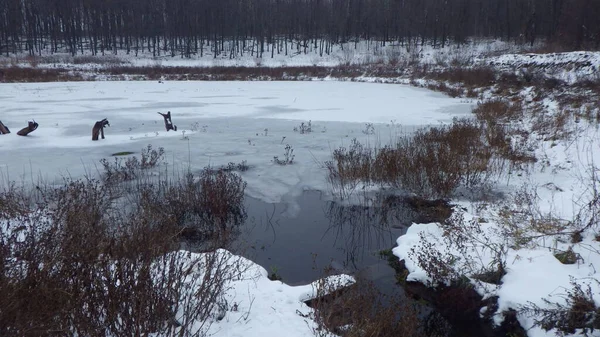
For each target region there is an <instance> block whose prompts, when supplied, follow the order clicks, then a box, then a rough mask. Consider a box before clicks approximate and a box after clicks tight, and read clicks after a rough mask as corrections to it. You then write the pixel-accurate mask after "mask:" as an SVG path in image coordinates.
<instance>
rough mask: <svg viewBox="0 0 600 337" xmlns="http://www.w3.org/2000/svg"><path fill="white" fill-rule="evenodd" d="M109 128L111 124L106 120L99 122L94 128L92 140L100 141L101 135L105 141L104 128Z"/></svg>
mask: <svg viewBox="0 0 600 337" xmlns="http://www.w3.org/2000/svg"><path fill="white" fill-rule="evenodd" d="M107 126H110V124H109V123H108V120H107V119H106V118H104V119H103V120H101V121H97V122H96V124H94V127H93V128H92V140H98V135H101V136H102V139H104V128H105V127H107Z"/></svg>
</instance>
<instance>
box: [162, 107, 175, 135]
mask: <svg viewBox="0 0 600 337" xmlns="http://www.w3.org/2000/svg"><path fill="white" fill-rule="evenodd" d="M158 114H159V115H161V116H163V118H164V119H165V129H167V132H169V131H170V130H173V131H177V125H173V121H172V120H171V111H167V113H166V114H163V113H160V112H159V113H158Z"/></svg>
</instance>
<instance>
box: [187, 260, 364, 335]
mask: <svg viewBox="0 0 600 337" xmlns="http://www.w3.org/2000/svg"><path fill="white" fill-rule="evenodd" d="M218 253H219V254H224V255H225V257H226V259H227V260H228V261H229V263H235V264H239V269H240V270H241V271H242V272H241V273H240V274H239V275H238V277H236V278H235V279H234V280H232V281H231V282H230V283H229V284H226V285H225V289H226V290H225V293H224V294H223V300H225V303H226V309H225V310H224V312H222V313H221V315H220V316H222V317H220V318H221V319H220V320H214V321H212V322H210V327H209V329H208V331H207V335H209V336H216V337H219V336H227V337H233V336H244V337H254V336H256V337H263V336H280V335H281V333H282V327H285V335H286V336H290V337H294V336H297V337H306V336H311V335H312V334H313V329H316V328H317V326H316V324H315V323H314V321H312V320H311V319H310V318H308V317H309V316H310V315H312V314H314V312H313V309H311V308H310V307H308V306H307V305H306V304H304V301H306V300H308V299H311V298H314V296H316V289H317V288H316V282H315V283H313V284H309V285H304V286H295V287H291V286H288V285H286V284H284V283H282V282H280V281H271V280H269V278H268V273H267V271H266V270H265V269H264V268H263V267H261V266H259V265H257V264H255V263H253V262H252V261H250V260H248V259H246V258H243V257H241V256H237V255H233V254H232V253H230V252H228V251H226V250H219V251H218ZM176 254H181V255H182V256H185V258H186V259H189V260H190V261H191V260H194V259H198V258H202V254H190V253H189V252H186V251H180V252H178V253H176ZM197 272H200V273H203V271H197ZM328 281H330V282H331V283H328V284H331V285H337V286H338V287H340V288H342V287H346V286H349V285H351V284H353V283H354V279H353V278H352V277H351V276H348V275H335V276H330V277H329V280H328ZM334 289H335V287H334V288H332V289H331V290H334ZM338 289H339V288H338ZM192 291H193V289H192ZM198 324H200V323H198ZM196 328H199V327H198V326H197V327H196ZM194 330H195V329H194V328H192V329H191V331H194Z"/></svg>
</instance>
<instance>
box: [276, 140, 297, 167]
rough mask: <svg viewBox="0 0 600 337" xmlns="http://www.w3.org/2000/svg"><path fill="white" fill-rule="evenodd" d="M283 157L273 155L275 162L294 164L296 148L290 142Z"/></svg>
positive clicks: (283, 164)
mask: <svg viewBox="0 0 600 337" xmlns="http://www.w3.org/2000/svg"><path fill="white" fill-rule="evenodd" d="M284 151H285V152H284V153H283V158H279V156H274V157H273V162H274V163H275V164H277V165H281V166H285V165H292V164H293V163H294V159H295V158H296V155H295V154H294V149H293V148H292V146H291V145H290V144H286V145H285V148H284Z"/></svg>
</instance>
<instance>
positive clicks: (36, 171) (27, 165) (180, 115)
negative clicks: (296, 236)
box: [0, 43, 600, 337]
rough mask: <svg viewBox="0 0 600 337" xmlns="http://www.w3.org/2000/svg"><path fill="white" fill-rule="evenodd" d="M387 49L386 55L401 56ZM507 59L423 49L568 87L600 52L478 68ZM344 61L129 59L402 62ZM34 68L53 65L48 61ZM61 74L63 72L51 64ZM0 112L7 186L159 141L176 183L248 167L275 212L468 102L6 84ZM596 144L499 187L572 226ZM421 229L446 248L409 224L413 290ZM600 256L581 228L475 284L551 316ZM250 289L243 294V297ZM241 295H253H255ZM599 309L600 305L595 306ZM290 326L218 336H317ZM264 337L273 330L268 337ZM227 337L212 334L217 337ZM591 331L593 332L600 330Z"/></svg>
mask: <svg viewBox="0 0 600 337" xmlns="http://www.w3.org/2000/svg"><path fill="white" fill-rule="evenodd" d="M386 48H387V49H384V50H389V48H393V47H389V48H388V47H386ZM503 48H507V49H503ZM399 50H400V48H399ZM507 50H508V46H506V45H502V44H496V43H490V44H489V45H488V47H485V46H483V47H481V46H480V47H479V48H471V49H468V48H466V49H465V48H463V49H460V48H455V49H446V50H444V51H443V53H444V54H445V56H444V58H442V57H441V56H440V55H441V54H440V53H439V51H430V50H421V51H419V52H418V53H417V56H416V57H417V58H418V59H420V60H421V61H422V62H429V63H441V61H444V62H447V61H448V60H452V59H455V60H458V61H461V60H464V61H469V60H477V62H482V63H484V64H492V65H493V66H494V67H497V68H499V69H501V70H504V71H522V70H520V69H521V68H526V67H528V66H531V65H536V67H537V69H542V71H543V72H544V73H545V74H548V75H550V76H554V77H558V78H561V79H564V80H566V81H568V82H574V81H575V80H579V79H582V78H586V77H588V76H597V75H596V74H597V72H598V64H599V62H598V60H599V59H600V56H598V55H600V54H598V53H590V52H584V53H570V54H547V55H533V56H531V55H522V54H511V55H502V56H497V57H487V56H486V57H485V58H479V59H478V57H479V56H480V55H482V54H486V55H489V54H494V53H495V52H498V51H507ZM510 51H512V50H510ZM363 52H364V54H361V53H363ZM513 52H514V51H513ZM345 53H346V54H344V53H343V52H341V51H340V52H338V53H337V54H336V55H337V56H335V57H334V56H331V57H329V58H318V57H317V56H315V54H314V52H313V54H312V55H298V56H294V57H292V56H287V57H279V58H276V59H266V58H265V59H263V60H256V59H254V58H252V57H247V58H246V59H243V60H240V59H233V60H225V59H223V60H217V61H215V60H213V59H212V58H211V59H210V61H209V60H204V59H195V60H182V59H179V58H170V57H161V58H154V59H153V58H148V57H146V58H140V59H135V58H132V57H125V58H124V59H125V60H126V62H129V63H131V64H133V65H136V66H144V65H161V66H209V65H223V66H231V65H244V66H257V65H259V64H260V65H266V66H293V65H314V64H317V65H337V64H343V63H347V62H350V63H358V64H363V63H369V62H374V61H376V60H375V59H374V58H373V56H372V55H373V54H375V55H377V53H380V56H383V57H390V56H391V57H397V54H395V52H394V51H393V50H392V51H390V52H385V51H380V52H377V53H375V52H373V51H369V52H367V51H360V52H356V51H355V52H350V51H348V52H345ZM411 53H413V52H408V51H407V50H405V49H404V50H402V55H404V56H402V57H407V58H409V57H413V56H414V54H411ZM368 55H371V56H368ZM363 56H364V57H363ZM119 57H120V56H119ZM296 57H297V58H296ZM292 60H293V61H292ZM1 61H2V60H1V59H0V62H1ZM5 61H6V59H5ZM205 61H206V62H205ZM8 62H10V61H8ZM23 62H25V63H20V61H19V62H17V63H16V65H17V66H24V65H25V66H26V63H27V62H28V61H25V60H24V61H23ZM60 62H62V61H60ZM215 62H216V63H215ZM328 62H331V63H328ZM37 66H39V67H47V66H53V65H52V64H45V63H40V64H39V65H37ZM55 66H63V65H62V63H57V64H56V65H55ZM83 66H84V67H85V66H86V65H83ZM95 66H105V65H89V67H90V69H93V67H95ZM77 67H82V66H81V65H78V66H77ZM564 67H569V69H568V70H569V71H563V70H561V69H563V68H564ZM0 103H1V106H2V108H1V110H0V120H1V121H2V122H3V123H4V124H5V125H7V126H8V127H9V128H10V129H11V131H12V133H11V134H9V135H0V153H1V154H2V156H1V157H0V172H1V173H0V182H1V183H6V182H7V181H9V180H11V181H12V180H17V181H22V182H24V183H29V182H32V183H37V182H38V181H41V182H44V183H52V182H54V181H55V180H56V179H60V176H61V175H62V176H73V177H80V176H82V175H84V174H96V173H98V172H99V171H101V168H100V165H99V163H98V161H99V160H100V159H101V158H108V157H110V155H111V154H112V153H116V152H122V151H133V152H136V153H139V151H140V149H141V148H143V147H145V146H146V145H148V144H152V145H153V147H155V148H157V147H164V148H165V150H166V153H167V154H166V160H167V164H166V165H165V168H164V169H165V170H168V171H169V172H173V171H177V170H184V169H187V168H188V167H191V168H192V169H193V170H200V169H202V168H203V167H205V166H207V165H213V166H220V165H225V164H227V163H229V162H235V163H239V162H242V161H246V162H247V164H248V165H249V166H250V167H251V169H250V170H249V171H247V172H243V173H241V175H242V177H243V179H244V180H245V181H247V182H248V188H247V193H248V194H249V195H251V196H253V197H256V198H259V199H261V200H264V201H267V202H279V201H283V202H287V203H290V204H292V205H293V203H294V198H296V197H297V196H298V195H299V194H300V193H302V191H303V190H309V189H311V190H312V189H316V190H323V191H327V190H328V186H327V183H326V179H325V171H324V170H323V168H322V163H323V162H324V161H326V160H329V159H330V158H331V153H332V151H333V149H335V148H337V147H339V146H345V145H348V144H349V143H350V141H351V139H352V138H357V139H358V140H359V141H361V142H362V143H368V144H371V145H385V144H387V143H389V142H390V140H393V139H395V137H397V136H399V135H401V134H405V133H410V132H412V131H413V130H415V129H416V128H418V127H420V126H424V125H435V124H438V123H443V122H449V121H450V120H451V119H452V118H453V117H456V116H465V115H469V113H470V108H471V107H472V105H473V103H472V102H466V101H461V100H460V99H451V98H448V97H446V96H444V95H442V94H438V93H433V92H431V91H428V90H425V89H417V88H412V87H408V86H403V85H385V84H365V83H351V82H335V81H324V82H252V83H249V82H165V83H158V82H92V83H72V82H71V83H46V84H0ZM158 111H160V112H166V111H171V112H172V114H173V122H174V124H175V125H177V126H178V131H177V132H173V131H171V132H165V130H164V126H163V122H162V118H161V117H160V116H159V115H158V114H156V112H158ZM102 118H108V120H109V121H110V123H111V126H110V127H109V128H107V129H106V130H105V133H106V139H105V140H100V141H98V142H93V141H91V135H90V133H91V127H92V125H93V124H94V122H95V121H98V120H100V119H102ZM29 119H35V120H36V122H38V123H39V124H40V127H39V129H38V130H36V131H35V132H33V133H32V134H31V135H30V136H28V137H19V136H17V135H16V132H17V131H18V130H19V129H20V128H22V127H24V126H26V122H27V120H29ZM309 120H310V121H311V123H312V130H313V132H311V133H309V134H300V133H298V132H294V131H293V129H294V127H298V126H299V125H300V123H302V122H304V123H307V122H308V121H309ZM366 123H374V124H373V126H374V130H375V132H374V133H373V134H372V133H371V132H364V131H368V130H367V125H366ZM598 140H599V138H598V135H597V131H596V130H595V129H594V128H585V129H584V130H583V131H580V132H579V133H578V136H577V137H575V138H572V139H569V140H568V141H558V142H541V143H540V144H539V148H538V150H537V153H536V155H537V157H538V159H539V161H538V163H537V164H536V165H535V166H534V167H533V168H532V170H531V171H530V174H525V175H523V176H521V177H516V176H515V175H513V176H511V177H510V179H508V177H505V178H504V180H502V181H501V182H500V184H499V186H498V188H499V189H501V190H502V191H504V192H506V193H508V194H509V195H510V194H511V193H513V192H515V191H518V190H519V189H520V188H521V187H522V186H523V185H527V186H528V188H529V190H530V191H531V192H534V195H535V198H534V200H535V201H536V204H535V210H534V211H535V213H537V215H539V216H544V215H547V214H548V213H552V215H553V216H554V217H555V218H558V219H561V220H565V221H568V220H572V219H573V218H574V216H575V215H576V214H577V213H578V212H579V211H580V210H581V208H582V207H583V205H585V203H586V202H587V201H588V200H589V199H590V197H591V195H592V194H593V191H592V189H591V188H590V184H589V181H590V180H589V172H590V170H591V168H592V166H593V163H594V158H595V157H596V156H597V154H598V144H599V143H598ZM286 144H289V145H290V146H291V147H292V148H293V149H294V155H295V158H294V164H292V165H287V166H279V165H277V164H275V163H274V162H273V157H274V156H279V157H280V158H281V157H283V155H284V147H285V145H286ZM509 201H510V199H509ZM455 202H456V203H457V204H458V205H459V207H462V208H464V209H465V211H464V217H465V219H466V220H469V219H475V220H476V221H480V222H481V228H482V232H481V233H476V234H474V235H476V236H478V237H479V238H481V239H482V240H483V241H485V240H487V241H486V242H491V243H492V244H496V245H502V244H509V242H507V239H506V237H504V236H503V232H502V228H503V227H502V221H503V217H502V216H501V215H500V214H498V209H495V208H494V207H488V208H487V209H484V208H482V206H483V205H482V203H474V204H472V203H467V202H464V201H458V200H456V201H455ZM290 209H292V210H293V209H294V208H293V207H292V208H290ZM477 219H479V220H477ZM518 225H519V224H518ZM520 225H524V224H520ZM422 232H425V233H429V234H427V235H428V237H429V238H430V239H431V240H439V244H438V245H437V247H438V248H440V249H441V250H443V249H444V248H445V247H446V245H445V243H444V242H443V241H444V240H443V238H442V233H443V231H442V228H441V227H440V225H439V224H420V225H413V226H412V227H410V229H409V230H408V232H407V233H406V235H403V236H402V237H400V238H399V239H398V245H399V246H398V247H397V248H396V249H395V250H394V253H395V254H396V255H397V256H398V257H399V258H402V259H405V260H406V266H407V268H408V269H409V271H410V272H411V274H410V276H409V279H410V280H418V281H423V282H426V281H427V277H426V275H425V273H424V271H423V270H421V269H420V268H419V267H418V265H417V264H416V263H415V262H414V261H413V260H412V259H411V257H410V255H409V252H410V249H411V248H413V247H417V246H418V244H419V234H420V233H422ZM534 235H536V233H531V232H525V236H534ZM569 247H570V248H571V249H572V250H573V251H574V252H576V253H578V254H579V255H580V256H581V258H582V259H581V260H580V261H579V262H578V263H576V264H573V265H563V264H561V263H560V262H559V261H558V260H557V259H556V258H555V257H554V253H555V252H557V251H559V250H561V251H565V250H567V249H568V248H569ZM517 248H518V249H517ZM452 249H453V248H452V247H449V250H450V252H451V253H456V251H453V250H452ZM599 252H600V244H599V242H598V241H595V238H594V235H593V231H586V234H585V235H584V237H583V240H582V241H581V242H579V243H575V244H572V243H570V238H569V237H568V236H565V235H554V236H542V237H539V238H533V239H530V240H529V241H528V242H527V244H521V245H519V246H518V247H513V248H510V249H508V250H507V252H506V255H505V256H504V260H505V261H506V268H507V274H506V275H505V276H504V277H503V279H502V281H503V284H502V285H501V286H499V287H496V286H493V285H489V284H483V283H480V282H474V284H475V286H476V288H477V289H478V290H479V291H480V292H481V293H482V294H485V295H486V296H491V295H497V296H499V301H498V302H499V309H498V313H500V312H501V311H502V310H505V309H509V308H514V309H519V308H521V306H523V305H527V304H528V303H529V302H531V303H535V304H537V305H539V306H542V307H544V306H547V304H546V303H545V302H544V301H543V299H544V298H545V299H548V300H550V301H551V302H558V303H564V301H565V297H564V294H565V293H566V290H567V289H569V287H570V284H569V282H570V276H573V277H575V279H576V281H577V282H578V283H580V284H588V283H589V284H590V286H591V287H592V289H593V291H594V294H595V295H597V294H598V291H599V290H600V288H599V287H598V284H597V282H596V281H597V280H598V275H597V273H596V269H597V265H598V263H600V258H599V256H600V254H599ZM471 256H472V257H474V258H472V259H470V262H472V261H477V260H478V261H479V262H478V263H479V264H480V265H478V266H470V267H468V268H471V269H473V268H477V267H481V266H486V265H487V264H488V263H489V262H490V261H492V258H493V256H492V252H491V251H490V250H489V249H486V247H485V246H484V245H476V246H475V247H474V250H473V251H472V255H471ZM459 264H460V263H459ZM257 268H258V267H257ZM465 268H467V267H466V266H465ZM264 282H266V281H264ZM275 284H276V283H270V286H267V287H266V288H265V289H267V290H265V292H264V294H263V295H265V296H267V294H270V292H271V291H272V292H279V288H278V289H275V288H276V287H274V285H275ZM277 285H278V287H280V289H284V288H285V289H286V290H283V291H282V292H283V293H284V294H285V296H284V295H282V296H284V297H285V298H284V297H282V298H281V299H280V298H279V297H276V298H275V297H274V298H273V301H282V302H285V303H288V302H289V301H291V302H293V303H294V304H293V305H292V304H290V305H289V306H287V307H286V308H287V309H285V310H288V309H290V310H292V309H293V310H295V309H297V307H298V306H301V304H299V303H298V301H297V292H296V290H298V289H296V290H293V291H292V290H289V289H288V288H289V287H287V286H285V285H279V284H277ZM247 286H248V285H247V284H243V285H242V288H243V287H247ZM298 291H299V290H298ZM302 291H304V290H302ZM244 294H246V296H247V291H246V292H245V293H244ZM286 296H287V297H286ZM595 301H596V304H597V305H598V304H600V299H599V298H598V296H596V297H595ZM268 304H269V303H268V302H265V303H264V305H265V308H267V309H266V310H265V311H257V312H256V313H257V315H258V314H265V315H268V314H267V311H269V310H280V309H278V308H279V307H277V306H274V308H275V309H272V308H271V309H269V307H268ZM288 304H289V303H288ZM255 305H256V304H255ZM293 310H292V311H293ZM301 311H302V310H301ZM281 312H283V311H281ZM286 312H287V311H286ZM286 315H287V314H286ZM290 317H291V316H285V315H281V316H277V318H276V320H273V321H268V322H266V321H264V319H266V318H260V319H258V318H257V319H256V320H254V322H255V323H252V324H259V325H260V327H258V326H256V327H255V326H254V325H251V324H250V323H248V324H249V325H248V326H242V325H239V324H240V323H239V322H236V323H235V324H236V326H237V325H239V326H238V327H236V328H232V329H238V328H239V330H235V331H233V330H228V329H230V327H222V330H219V331H229V332H227V333H225V334H223V336H225V335H227V336H234V335H247V334H246V333H244V332H245V330H244V329H246V328H248V329H256V330H258V329H259V328H260V329H267V328H268V327H263V326H262V325H267V323H268V324H272V325H273V326H275V325H276V323H277V322H279V321H281V322H283V323H282V324H284V325H285V324H292V325H293V324H296V323H298V324H297V325H298V329H294V331H293V333H298V334H299V335H303V334H304V335H305V334H308V332H309V331H310V329H308V330H306V324H305V323H304V322H303V320H304V319H303V318H302V317H301V316H294V317H296V320H294V323H289V322H290V321H291V320H292V319H291V318H290ZM288 318H289V320H288ZM495 318H496V321H497V322H499V321H500V320H501V316H500V315H496V316H495ZM274 319H275V318H274ZM518 319H519V321H520V322H521V324H522V325H523V327H525V328H526V329H528V330H527V332H528V334H529V336H534V337H538V336H553V335H554V332H552V331H550V332H545V331H543V330H541V329H540V328H532V324H533V322H534V318H533V317H529V316H527V315H525V314H520V315H519V316H518ZM236 321H237V319H236ZM300 325H302V328H301V327H300ZM291 330H292V329H289V331H290V333H292V332H291ZM261 331H263V330H261ZM286 331H287V330H286ZM263 332H264V333H267V331H266V330H265V331H263ZM271 332H273V331H271ZM221 333H222V332H216V335H221ZM595 334H596V335H599V334H598V332H595Z"/></svg>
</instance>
